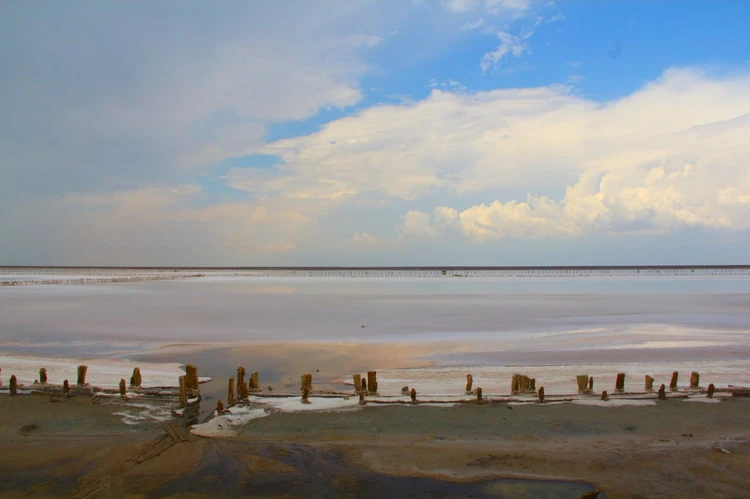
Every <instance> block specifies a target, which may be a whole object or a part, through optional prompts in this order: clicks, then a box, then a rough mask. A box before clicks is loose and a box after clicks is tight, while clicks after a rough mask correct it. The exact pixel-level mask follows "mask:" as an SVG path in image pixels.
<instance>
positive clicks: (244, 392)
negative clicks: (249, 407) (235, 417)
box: [238, 382, 250, 400]
mask: <svg viewBox="0 0 750 499" xmlns="http://www.w3.org/2000/svg"><path fill="white" fill-rule="evenodd" d="M238 391H239V392H240V393H239V397H238V399H239V400H247V398H248V397H249V396H250V393H249V392H248V385H247V383H244V382H243V383H242V384H241V385H240V386H239V390H238Z"/></svg>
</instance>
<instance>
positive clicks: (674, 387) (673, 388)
mask: <svg viewBox="0 0 750 499" xmlns="http://www.w3.org/2000/svg"><path fill="white" fill-rule="evenodd" d="M677 375H678V372H677V371H674V372H673V373H672V380H671V381H670V382H669V391H672V392H676V391H677Z"/></svg>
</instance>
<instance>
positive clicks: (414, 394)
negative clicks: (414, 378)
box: [410, 388, 417, 404]
mask: <svg viewBox="0 0 750 499" xmlns="http://www.w3.org/2000/svg"><path fill="white" fill-rule="evenodd" d="M410 395H411V403H412V404H416V403H417V390H416V389H415V388H412V389H411V393H410Z"/></svg>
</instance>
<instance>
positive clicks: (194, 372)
mask: <svg viewBox="0 0 750 499" xmlns="http://www.w3.org/2000/svg"><path fill="white" fill-rule="evenodd" d="M185 376H186V379H185V383H186V388H189V389H191V390H198V384H199V383H198V368H197V367H195V366H194V365H193V364H188V365H186V366H185Z"/></svg>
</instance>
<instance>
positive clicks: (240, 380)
mask: <svg viewBox="0 0 750 499" xmlns="http://www.w3.org/2000/svg"><path fill="white" fill-rule="evenodd" d="M244 384H245V368H244V367H238V368H237V398H240V399H243V398H247V397H243V396H242V385H244Z"/></svg>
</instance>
